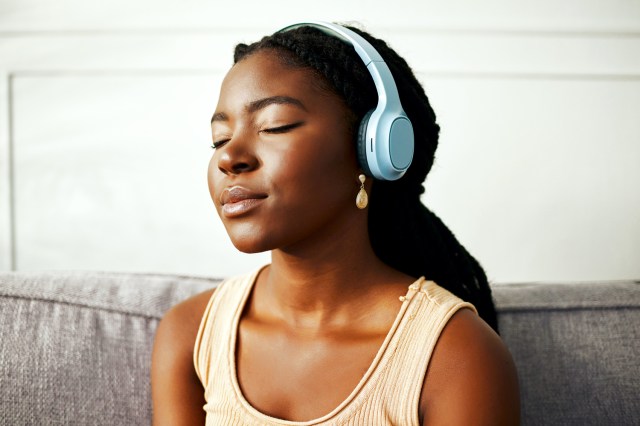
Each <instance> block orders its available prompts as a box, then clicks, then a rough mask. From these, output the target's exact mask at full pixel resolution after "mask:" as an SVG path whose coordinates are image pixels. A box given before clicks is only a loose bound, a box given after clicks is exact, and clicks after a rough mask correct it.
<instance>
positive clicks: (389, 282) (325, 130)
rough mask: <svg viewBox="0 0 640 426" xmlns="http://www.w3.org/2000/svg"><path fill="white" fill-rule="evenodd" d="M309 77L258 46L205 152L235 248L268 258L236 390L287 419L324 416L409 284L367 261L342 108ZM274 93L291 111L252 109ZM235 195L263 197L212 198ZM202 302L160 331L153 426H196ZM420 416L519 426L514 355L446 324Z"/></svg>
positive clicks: (478, 325) (477, 332)
mask: <svg viewBox="0 0 640 426" xmlns="http://www.w3.org/2000/svg"><path fill="white" fill-rule="evenodd" d="M317 79H318V77H317V76H316V75H315V74H313V72H311V71H309V70H306V69H298V68H290V67H287V66H285V65H283V64H281V63H280V62H279V61H278V60H277V59H275V56H274V55H273V54H272V53H271V52H267V51H262V52H258V53H255V54H253V55H251V56H250V57H248V58H245V59H244V60H242V61H241V62H239V63H238V64H236V65H235V66H234V67H233V68H232V69H231V70H230V71H229V73H228V74H227V77H226V78H225V80H224V82H223V84H222V89H221V94H220V100H219V103H218V106H217V109H216V114H215V115H214V121H213V123H212V130H213V140H214V143H215V142H221V144H220V145H219V146H218V148H217V149H216V151H215V152H214V154H213V157H212V159H211V162H210V167H209V188H210V192H211V196H212V199H213V201H214V203H215V205H216V208H217V210H218V213H219V214H220V216H221V218H222V221H223V223H224V225H225V228H226V230H227V232H228V234H229V236H230V238H231V240H232V241H233V243H234V245H235V246H236V247H237V248H238V249H240V250H242V251H244V252H260V251H265V250H271V251H272V263H271V265H270V266H269V267H267V268H265V269H264V270H263V271H262V272H261V273H260V274H259V276H258V278H257V281H256V284H255V286H254V289H253V292H252V294H251V297H250V298H249V300H248V302H247V306H246V308H245V311H244V312H243V315H242V318H241V321H240V325H239V330H238V332H239V343H238V347H237V350H236V359H237V371H238V373H237V374H238V381H239V384H240V387H241V389H242V392H243V394H244V396H245V398H246V399H247V401H248V402H249V403H250V404H251V405H253V406H254V407H255V408H256V409H258V410H259V411H261V412H263V413H265V414H268V415H271V416H274V417H279V418H284V419H288V420H296V421H301V420H309V419H313V418H317V417H320V416H322V415H324V414H326V413H328V412H330V411H331V410H333V409H334V408H335V407H336V406H338V405H339V404H340V403H341V402H342V401H343V400H344V399H346V398H347V396H348V395H349V394H350V393H351V392H352V390H353V389H354V388H355V387H356V385H357V384H358V382H359V381H360V379H361V378H362V376H363V375H364V373H365V372H366V370H367V369H368V368H369V366H370V364H371V362H372V360H373V359H374V357H375V355H376V353H377V351H378V349H379V348H380V346H381V344H382V342H383V340H384V339H385V337H386V334H387V332H388V331H389V329H390V328H391V325H392V323H393V321H394V319H395V317H396V315H397V314H398V311H399V309H400V305H401V304H400V302H399V301H398V296H400V295H404V294H405V293H406V291H407V286H408V285H409V284H411V283H412V282H413V281H414V280H415V278H414V277H410V276H407V275H405V274H403V273H401V272H399V271H396V270H394V269H392V268H389V267H388V266H387V265H385V264H383V263H382V262H380V260H379V259H378V258H377V257H376V256H375V255H374V253H373V250H372V248H371V244H370V241H369V236H368V231H367V213H366V210H358V209H357V208H356V207H355V198H356V194H357V192H358V190H359V182H358V179H357V177H358V175H359V174H360V173H361V170H360V169H359V168H358V166H357V162H356V156H355V150H354V147H353V144H352V143H351V133H350V130H349V129H350V122H349V118H350V117H351V113H350V112H349V111H348V109H347V108H346V106H345V105H344V103H343V102H342V101H341V100H340V98H339V97H338V96H336V95H334V94H332V93H330V92H329V91H327V90H324V89H323V88H322V85H321V84H318V81H317ZM274 96H281V97H282V96H286V97H290V98H292V99H295V100H296V101H297V103H291V102H290V101H289V102H287V103H280V102H281V100H280V101H279V102H277V103H273V102H272V103H266V104H265V103H264V102H263V103H262V104H260V105H258V106H259V108H258V106H256V103H255V101H258V100H263V99H273V97H274ZM251 105H253V107H254V108H250V107H249V106H251ZM291 124H295V126H293V127H289V128H285V129H284V130H282V126H285V125H291ZM273 129H276V130H273ZM370 184H371V182H370V180H368V181H367V183H366V184H365V186H366V187H367V189H370ZM234 186H241V187H242V188H245V189H246V190H247V191H249V192H251V193H252V194H260V201H259V202H257V203H256V205H255V206H254V207H253V208H251V209H249V210H247V211H245V212H243V213H242V214H240V215H237V216H233V215H228V214H226V213H225V207H223V206H222V202H221V199H224V196H223V191H224V190H225V188H227V189H228V188H230V187H234ZM227 207H228V206H227ZM211 293H212V292H211V291H209V292H205V293H202V294H200V295H198V296H195V297H193V298H191V299H189V300H187V301H185V302H183V303H181V304H179V305H177V306H175V307H174V308H172V309H171V310H170V311H169V312H168V313H167V315H166V316H165V318H164V319H163V320H162V322H161V324H160V326H159V328H158V332H157V337H156V342H155V346H154V352H153V365H152V392H153V403H154V424H155V425H180V424H185V425H186V424H203V423H204V411H203V410H202V406H203V405H204V398H203V387H202V385H201V384H200V382H199V381H198V379H197V377H196V376H195V373H194V370H193V363H192V359H193V346H194V342H195V337H196V333H197V329H198V325H199V321H200V318H201V316H202V314H203V311H204V308H205V306H206V303H207V301H208V299H209V298H210V296H211ZM275 383H277V386H274V384H275ZM419 418H420V421H421V423H422V424H436V425H437V424H476V425H485V424H486V425H513V424H518V421H519V397H518V385H517V379H516V372H515V367H514V364H513V361H512V359H511V356H510V354H509V352H508V351H507V349H506V348H505V346H504V345H503V343H502V341H501V340H500V339H499V337H498V336H497V335H496V334H495V333H494V332H493V331H492V330H491V329H490V328H489V327H488V326H487V325H486V324H485V323H484V322H483V321H482V320H481V319H480V318H479V317H478V316H477V315H475V314H474V313H472V312H471V311H469V310H462V311H460V312H458V313H457V314H456V315H454V317H453V318H452V319H451V321H450V322H449V324H448V325H447V326H446V327H445V329H444V331H443V333H442V335H441V337H440V339H439V341H438V343H437V345H436V349H435V351H434V354H433V356H432V359H431V362H430V365H429V369H428V371H427V375H426V377H425V381H424V386H423V389H422V397H421V400H420V407H419Z"/></svg>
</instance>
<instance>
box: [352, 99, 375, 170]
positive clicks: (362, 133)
mask: <svg viewBox="0 0 640 426" xmlns="http://www.w3.org/2000/svg"><path fill="white" fill-rule="evenodd" d="M373 111H374V110H370V111H368V112H367V113H366V114H365V115H364V117H362V120H361V121H360V127H358V140H357V147H356V149H357V150H358V163H359V164H360V167H361V168H362V170H363V171H364V173H365V174H366V175H367V176H373V174H372V173H371V169H370V168H369V162H368V161H367V126H368V125H369V118H371V114H373Z"/></svg>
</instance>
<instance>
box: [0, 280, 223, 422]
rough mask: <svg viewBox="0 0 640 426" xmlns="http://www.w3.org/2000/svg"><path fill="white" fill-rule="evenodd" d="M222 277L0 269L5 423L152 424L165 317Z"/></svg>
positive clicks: (0, 412) (0, 381)
mask: <svg viewBox="0 0 640 426" xmlns="http://www.w3.org/2000/svg"><path fill="white" fill-rule="evenodd" d="M217 282H218V280H212V279H204V278H189V277H177V276H161V275H142V274H114V273H61V272H55V273H17V274H10V273H2V274H0V324H2V326H1V328H0V389H2V391H1V392H0V424H3V425H4V424H6V425H36V424H47V425H58V424H59V425H148V424H150V422H151V401H150V382H149V365H150V359H151V347H152V343H153V336H154V333H155V329H156V326H157V324H158V320H159V318H160V317H161V316H162V314H163V313H164V312H165V311H166V310H167V309H168V308H169V307H170V306H171V305H173V304H174V303H177V302H178V301H180V300H183V299H185V298H187V297H188V296H190V295H192V294H195V293H197V292H200V291H203V290H205V289H207V288H211V287H214V286H215V285H216V284H217Z"/></svg>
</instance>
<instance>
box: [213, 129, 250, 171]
mask: <svg viewBox="0 0 640 426" xmlns="http://www.w3.org/2000/svg"><path fill="white" fill-rule="evenodd" d="M218 150H220V151H221V152H220V153H219V156H218V170H220V171H221V172H222V173H224V174H225V175H238V174H240V173H247V172H250V171H252V170H255V169H256V168H258V165H259V164H260V162H259V161H258V158H257V157H256V155H255V153H254V152H253V148H252V146H251V144H250V143H248V141H244V140H241V139H240V138H234V139H232V140H230V141H229V142H227V143H226V144H224V145H223V146H221V147H220V148H218Z"/></svg>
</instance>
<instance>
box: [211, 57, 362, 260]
mask: <svg viewBox="0 0 640 426" xmlns="http://www.w3.org/2000/svg"><path fill="white" fill-rule="evenodd" d="M318 78H319V77H318V76H316V75H315V74H314V73H313V72H312V71H310V70H307V69H300V68H293V67H290V66H286V65H283V64H282V63H281V62H280V61H279V60H278V59H277V57H276V54H275V53H274V52H272V51H269V50H264V51H259V52H257V53H254V54H252V55H250V56H249V57H247V58H245V59H243V60H241V61H240V62H238V63H237V64H236V65H234V66H233V68H232V69H231V70H230V71H229V73H228V74H227V76H226V77H225V79H224V81H223V83H222V87H221V91H220V99H219V101H218V105H217V107H216V111H215V113H214V115H213V119H212V136H213V142H214V146H215V147H216V149H215V151H214V153H213V156H212V158H211V161H210V163H209V174H208V181H209V191H210V193H211V197H212V199H213V202H214V204H215V206H216V209H217V211H218V214H219V215H220V217H221V219H222V222H223V223H224V226H225V228H226V230H227V233H228V234H229V236H230V237H231V240H232V242H233V244H234V245H235V246H236V247H237V248H238V249H239V250H241V251H244V252H248V253H254V252H260V251H265V250H272V249H277V248H282V249H285V248H294V247H296V246H297V245H300V244H305V243H307V244H308V243H312V242H313V241H320V240H321V239H322V238H325V237H330V236H331V235H332V234H336V233H339V232H341V231H340V230H341V229H343V228H344V227H345V224H348V223H349V222H350V221H353V220H358V219H356V218H362V217H363V216H362V215H363V214H366V213H364V211H360V210H358V209H357V208H356V206H355V196H356V194H357V192H358V190H359V181H358V174H359V173H360V171H359V169H358V166H357V161H356V154H355V148H354V146H353V140H352V135H351V132H350V117H351V113H350V112H349V110H348V109H347V107H346V106H345V105H344V104H343V102H342V101H341V100H340V98H339V97H338V96H337V95H335V94H332V93H330V92H328V91H326V90H323V89H322V88H321V87H322V85H321V84H320V83H319V82H318Z"/></svg>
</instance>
